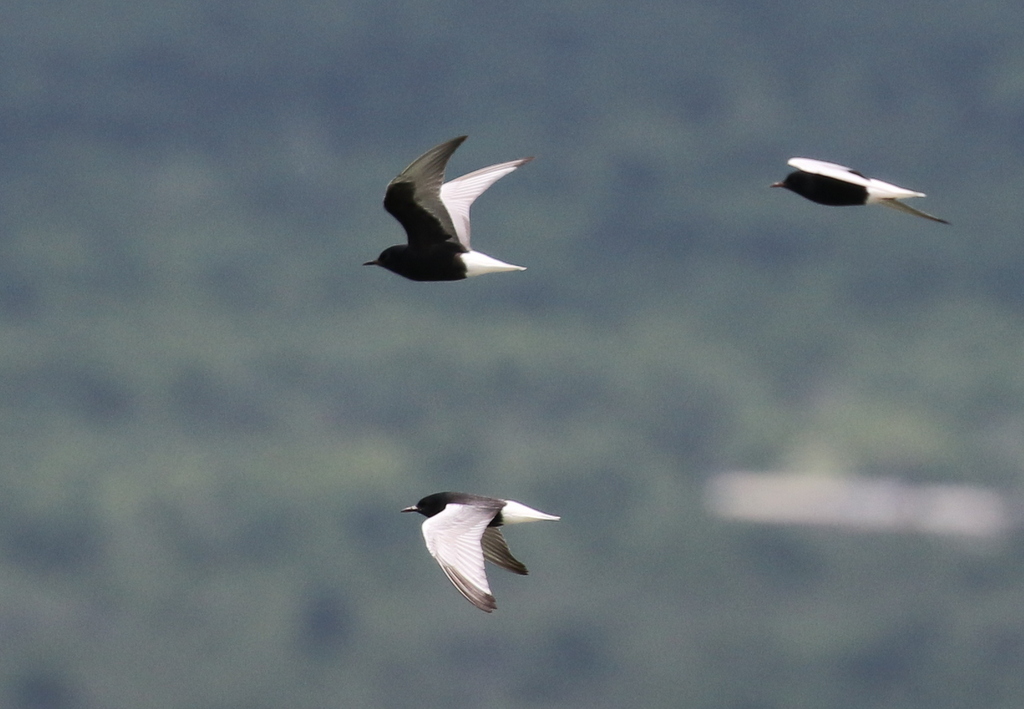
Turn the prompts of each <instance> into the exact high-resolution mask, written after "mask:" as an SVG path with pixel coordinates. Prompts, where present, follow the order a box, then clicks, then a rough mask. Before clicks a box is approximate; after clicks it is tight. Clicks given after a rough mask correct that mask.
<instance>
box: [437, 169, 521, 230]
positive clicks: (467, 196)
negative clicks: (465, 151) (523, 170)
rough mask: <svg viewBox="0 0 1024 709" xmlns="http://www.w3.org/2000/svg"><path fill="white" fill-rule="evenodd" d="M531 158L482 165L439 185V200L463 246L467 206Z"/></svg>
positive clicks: (467, 219) (467, 221) (466, 227)
mask: <svg viewBox="0 0 1024 709" xmlns="http://www.w3.org/2000/svg"><path fill="white" fill-rule="evenodd" d="M531 160H533V158H522V159H521V160H513V161H511V162H503V163H501V164H500V165H491V166H490V167H482V168H480V169H479V170H476V171H474V172H471V173H469V174H468V175H463V176H462V177H456V178H455V179H454V180H452V181H451V182H446V183H444V184H443V185H441V201H442V202H443V203H444V206H445V209H447V210H448V214H449V216H451V218H452V223H453V224H454V225H455V234H456V236H458V237H459V241H460V242H461V243H462V245H463V246H465V247H466V248H467V249H468V248H469V207H470V205H472V204H473V201H474V200H476V198H477V197H479V196H480V195H482V194H483V193H484V191H485V190H486V189H487V188H488V187H490V186H491V185H493V184H494V183H495V182H497V181H498V180H500V179H501V178H502V177H504V176H505V175H507V174H508V173H510V172H512V171H513V170H515V169H516V168H517V167H519V166H520V165H522V164H524V163H528V162H530V161H531Z"/></svg>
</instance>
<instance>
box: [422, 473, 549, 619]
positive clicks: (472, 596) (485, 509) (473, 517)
mask: <svg viewBox="0 0 1024 709" xmlns="http://www.w3.org/2000/svg"><path fill="white" fill-rule="evenodd" d="M402 512H419V513H420V514H421V515H424V516H425V517H427V520H426V521H425V522H424V523H423V538H424V539H425V540H426V542H427V551H429V552H430V554H431V556H433V557H434V558H435V559H436V560H437V563H438V564H440V565H441V569H442V570H443V571H444V572H445V574H446V575H447V576H448V579H449V580H450V581H451V582H452V583H453V584H455V588H457V589H459V592H460V593H462V595H463V596H465V597H466V598H467V599H468V600H469V602H470V603H472V604H473V605H474V606H476V607H477V608H479V609H480V610H482V611H486V612H487V613H490V612H491V611H493V610H494V609H495V608H497V607H498V606H497V604H496V603H495V602H494V596H492V595H491V588H490V586H488V585H487V574H486V572H485V571H484V559H487V561H490V562H491V563H493V564H497V565H498V566H500V567H502V568H503V569H508V570H509V571H512V572H514V573H517V574H523V575H525V574H526V573H527V571H526V567H525V566H523V564H522V562H520V561H519V560H518V559H516V558H515V557H514V556H512V552H510V551H509V550H508V544H506V543H505V538H504V537H503V536H502V535H501V531H500V530H499V529H498V527H500V526H501V525H503V524H515V523H517V522H533V521H536V520H544V519H551V520H557V519H561V518H560V517H555V516H554V515H549V514H545V513H544V512H539V511H537V510H534V509H531V508H529V507H527V506H526V505H523V504H520V503H518V502H513V501H512V500H500V499H498V498H495V497H482V496H480V495H470V494H468V493H465V492H437V493H434V494H433V495H427V496H426V497H424V498H423V499H422V500H420V501H419V502H417V503H416V504H415V505H413V506H412V507H406V508H405V509H404V510H402Z"/></svg>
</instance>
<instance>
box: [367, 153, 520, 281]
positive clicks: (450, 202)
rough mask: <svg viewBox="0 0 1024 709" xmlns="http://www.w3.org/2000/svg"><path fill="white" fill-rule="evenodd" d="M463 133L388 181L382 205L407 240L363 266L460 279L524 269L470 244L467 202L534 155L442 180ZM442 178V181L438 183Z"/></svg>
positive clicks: (438, 278) (433, 278) (412, 275)
mask: <svg viewBox="0 0 1024 709" xmlns="http://www.w3.org/2000/svg"><path fill="white" fill-rule="evenodd" d="M464 140H466V136H464V135H462V136H459V137H458V138H453V139H452V140H449V141H448V142H447V143H441V144H440V145H438V146H437V147H436V148H431V149H430V150H428V151H427V152H425V153H423V155H421V156H419V157H418V158H416V160H414V161H413V163H412V164H411V165H410V166H409V167H407V168H405V170H403V171H402V173H401V174H400V175H399V176H398V177H396V178H395V179H393V180H392V181H391V184H389V185H388V189H387V192H385V194H384V209H386V210H388V212H389V213H390V214H391V215H392V216H393V217H394V218H395V219H397V220H398V221H399V223H400V224H401V225H402V226H403V227H405V233H406V235H407V237H408V241H409V243H408V244H404V245H403V244H399V245H397V246H391V247H388V248H386V249H384V251H382V252H381V254H380V256H378V257H377V258H376V259H374V260H373V261H367V262H366V263H365V264H363V265H364V266H383V267H384V268H386V269H388V270H389V271H393V272H394V273H397V274H398V275H399V276H405V277H406V278H409V279H411V280H414V281H458V280H461V279H463V278H468V277H469V276H479V275H480V274H482V273H492V272H495V271H525V270H526V269H525V268H523V267H522V266H513V265H512V264H510V263H504V262H502V261H499V260H497V259H495V258H491V257H490V256H487V255H486V254H482V253H480V252H479V251H473V250H472V249H471V248H470V246H469V207H470V205H471V204H473V200H475V199H476V198H477V197H479V196H480V195H481V194H483V192H484V190H486V189H487V188H488V187H490V186H491V185H493V184H494V183H495V182H497V181H498V180H499V179H500V178H502V177H504V176H505V175H507V174H508V173H510V172H512V171H513V170H515V169H516V168H517V167H519V166H520V165H522V164H524V163H527V162H530V161H531V160H533V158H532V157H531V158H522V159H521V160H513V161H511V162H503V163H501V164H500V165H491V166H490V167H484V168H481V169H479V170H476V171H475V172H471V173H469V174H468V175H463V176H462V177H457V178H455V179H454V180H452V181H451V182H444V168H445V165H447V164H448V159H449V158H451V156H452V153H454V152H455V150H456V148H458V147H459V146H460V145H462V142H463V141H464ZM442 183H444V184H442Z"/></svg>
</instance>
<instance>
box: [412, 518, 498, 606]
mask: <svg viewBox="0 0 1024 709" xmlns="http://www.w3.org/2000/svg"><path fill="white" fill-rule="evenodd" d="M500 509H501V503H500V501H498V500H495V503H494V505H481V504H469V505H464V504H457V503H452V502H449V503H448V504H447V505H446V506H445V508H444V509H443V510H441V511H440V512H438V513H437V514H436V515H434V516H433V517H428V518H427V520H426V521H425V522H424V523H423V539H424V540H425V541H426V542H427V551H429V552H430V554H431V556H433V557H434V559H436V560H437V563H438V564H440V566H441V569H442V570H443V571H444V573H445V575H446V576H447V577H448V579H449V580H450V581H451V582H452V583H453V584H454V585H455V588H457V589H459V592H460V593H461V594H462V595H463V596H465V597H466V598H467V599H468V600H469V602H470V603H472V604H473V605H474V606H476V607H477V608H479V609H480V610H482V611H486V612H488V613H490V612H491V611H492V610H494V609H495V608H497V604H496V603H495V602H494V596H492V595H491V587H490V586H488V584H487V573H486V572H485V571H484V550H483V546H482V542H481V537H482V536H483V535H484V531H485V530H486V529H487V525H488V524H490V523H491V520H493V519H494V516H495V515H496V514H498V510H500Z"/></svg>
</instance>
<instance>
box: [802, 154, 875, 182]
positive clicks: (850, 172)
mask: <svg viewBox="0 0 1024 709" xmlns="http://www.w3.org/2000/svg"><path fill="white" fill-rule="evenodd" d="M787 164H788V165H789V166H790V167H795V168H796V169H797V170H800V171H801V172H809V173H811V174H812V175H822V176H824V177H831V178H833V179H835V180H842V181H843V182H849V183H850V184H852V185H860V186H861V187H867V186H868V185H870V184H871V182H872V180H871V179H870V178H868V177H865V176H864V175H862V174H861V173H859V172H857V171H856V170H854V169H853V168H850V167H846V166H845V165H837V164H836V163H834V162H825V161H824V160H814V159H813V158H791V159H790V160H789V162H788V163H787ZM883 184H884V183H883Z"/></svg>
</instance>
